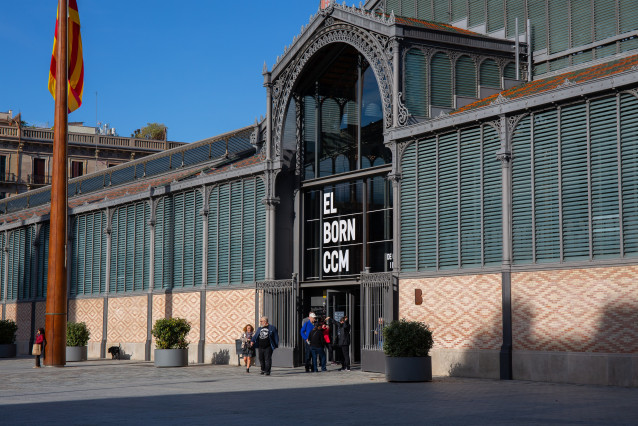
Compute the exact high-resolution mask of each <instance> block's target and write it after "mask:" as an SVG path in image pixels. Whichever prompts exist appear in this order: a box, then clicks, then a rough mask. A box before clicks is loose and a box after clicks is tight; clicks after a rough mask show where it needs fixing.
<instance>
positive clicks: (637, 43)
mask: <svg viewBox="0 0 638 426" xmlns="http://www.w3.org/2000/svg"><path fill="white" fill-rule="evenodd" d="M637 10H638V8H637ZM634 49H638V36H632V37H630V38H628V39H626V40H621V41H620V51H621V52H626V51H628V50H634Z"/></svg>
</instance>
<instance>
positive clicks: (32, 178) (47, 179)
mask: <svg viewBox="0 0 638 426" xmlns="http://www.w3.org/2000/svg"><path fill="white" fill-rule="evenodd" d="M27 184H29V185H33V186H36V185H51V176H50V175H28V176H27Z"/></svg>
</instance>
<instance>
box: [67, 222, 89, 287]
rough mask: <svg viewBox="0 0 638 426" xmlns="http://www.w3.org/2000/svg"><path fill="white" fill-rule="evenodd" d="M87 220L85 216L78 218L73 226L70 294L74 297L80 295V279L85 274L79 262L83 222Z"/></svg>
mask: <svg viewBox="0 0 638 426" xmlns="http://www.w3.org/2000/svg"><path fill="white" fill-rule="evenodd" d="M84 220H85V218H84V217H83V216H78V217H76V219H75V222H74V226H73V231H72V232H73V239H72V240H71V262H70V266H71V268H70V272H71V288H70V289H69V293H70V294H71V295H72V296H75V295H76V294H78V284H79V283H80V282H81V281H80V277H81V276H82V274H83V272H84V271H83V269H82V263H81V262H80V260H79V256H80V249H79V248H80V246H81V245H82V241H83V238H82V236H83V234H84V228H85V226H83V221H84Z"/></svg>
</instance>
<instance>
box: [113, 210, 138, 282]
mask: <svg viewBox="0 0 638 426" xmlns="http://www.w3.org/2000/svg"><path fill="white" fill-rule="evenodd" d="M130 210H131V206H124V207H120V208H118V209H117V210H116V211H115V213H114V214H113V231H112V233H111V244H112V253H113V254H114V256H112V259H113V261H114V264H113V262H112V263H111V292H118V293H122V292H124V291H126V284H127V283H126V280H127V277H126V264H127V260H128V259H127V247H126V243H127V232H128V228H129V223H128V219H129V215H130V216H131V217H132V216H133V215H132V212H131V211H130ZM131 225H132V224H131ZM131 256H132V255H131ZM131 282H132V280H131Z"/></svg>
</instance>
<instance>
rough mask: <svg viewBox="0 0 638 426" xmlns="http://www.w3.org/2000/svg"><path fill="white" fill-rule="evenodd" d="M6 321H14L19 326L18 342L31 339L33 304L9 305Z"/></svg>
mask: <svg viewBox="0 0 638 426" xmlns="http://www.w3.org/2000/svg"><path fill="white" fill-rule="evenodd" d="M5 319H8V320H14V321H15V322H16V324H18V331H17V332H16V341H27V340H29V339H30V338H31V303H7V310H6V315H5Z"/></svg>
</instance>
